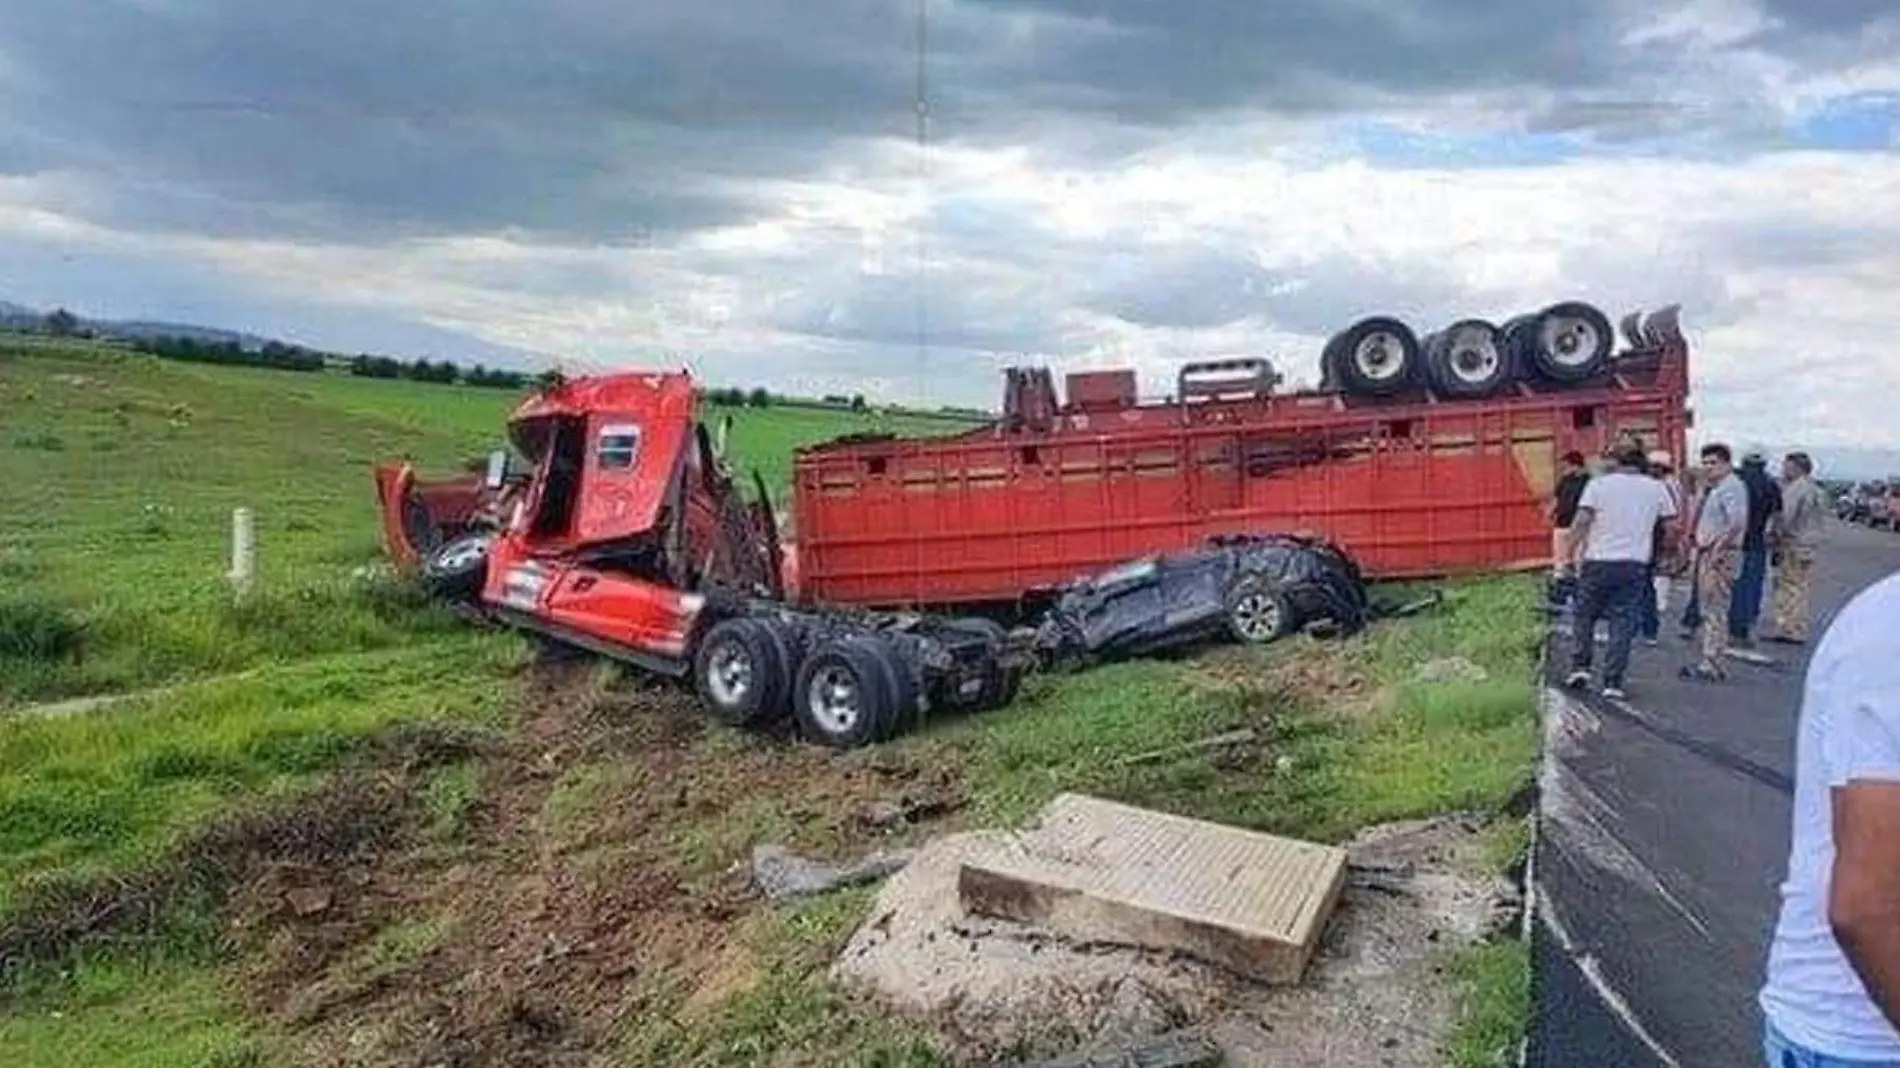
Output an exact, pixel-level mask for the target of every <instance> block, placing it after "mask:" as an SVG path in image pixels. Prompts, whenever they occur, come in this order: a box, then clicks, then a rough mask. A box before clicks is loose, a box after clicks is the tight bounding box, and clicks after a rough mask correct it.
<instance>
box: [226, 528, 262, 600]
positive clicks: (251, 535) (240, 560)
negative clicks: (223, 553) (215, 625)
mask: <svg viewBox="0 0 1900 1068" xmlns="http://www.w3.org/2000/svg"><path fill="white" fill-rule="evenodd" d="M256 573H257V539H256V537H255V531H254V529H253V527H252V523H251V510H250V509H249V508H233V509H231V575H230V578H231V589H232V591H233V592H234V593H236V594H237V595H238V596H239V597H243V596H244V595H245V594H247V593H249V592H251V579H252V577H253V576H254V575H256Z"/></svg>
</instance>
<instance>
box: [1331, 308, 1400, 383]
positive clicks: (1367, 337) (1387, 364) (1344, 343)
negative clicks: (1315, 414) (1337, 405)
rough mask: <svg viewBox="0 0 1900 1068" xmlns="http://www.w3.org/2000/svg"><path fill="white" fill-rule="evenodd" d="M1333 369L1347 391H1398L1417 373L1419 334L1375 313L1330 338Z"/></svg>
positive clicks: (1396, 321)
mask: <svg viewBox="0 0 1900 1068" xmlns="http://www.w3.org/2000/svg"><path fill="white" fill-rule="evenodd" d="M1326 347H1327V348H1329V349H1331V350H1332V359H1333V365H1334V366H1333V370H1334V371H1335V372H1337V377H1338V378H1339V381H1340V382H1341V383H1342V384H1343V385H1344V386H1345V389H1346V392H1348V393H1357V394H1361V395H1364V396H1381V395H1384V394H1388V393H1397V392H1398V391H1400V390H1402V389H1404V388H1405V387H1407V386H1409V385H1411V384H1412V383H1413V382H1414V381H1416V380H1417V377H1418V364H1419V353H1418V335H1416V334H1414V333H1412V328H1411V327H1409V326H1406V325H1405V324H1404V323H1402V322H1400V321H1399V320H1397V319H1393V318H1391V317H1389V316H1384V315H1375V316H1372V317H1370V318H1367V319H1361V320H1359V321H1358V322H1356V323H1354V324H1352V325H1351V326H1349V327H1347V328H1346V329H1345V331H1343V332H1342V333H1340V334H1337V335H1335V336H1334V338H1333V340H1331V341H1329V342H1327V346H1326Z"/></svg>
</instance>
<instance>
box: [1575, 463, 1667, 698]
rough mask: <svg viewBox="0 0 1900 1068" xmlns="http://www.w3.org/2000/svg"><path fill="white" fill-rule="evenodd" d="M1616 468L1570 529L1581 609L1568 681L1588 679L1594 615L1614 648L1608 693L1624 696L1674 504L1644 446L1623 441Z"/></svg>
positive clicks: (1587, 497) (1586, 496) (1597, 484)
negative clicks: (1660, 527)
mask: <svg viewBox="0 0 1900 1068" xmlns="http://www.w3.org/2000/svg"><path fill="white" fill-rule="evenodd" d="M1613 460H1614V464H1615V466H1614V467H1613V468H1612V469H1611V470H1609V471H1608V472H1606V473H1604V474H1602V475H1598V476H1597V477H1595V478H1592V479H1591V480H1590V482H1589V484H1588V485H1586V486H1585V487H1584V490H1583V496H1582V497H1581V498H1579V499H1578V501H1577V517H1576V523H1575V524H1574V525H1573V526H1572V528H1571V533H1572V543H1573V544H1572V552H1573V554H1574V556H1575V558H1576V559H1577V560H1578V561H1579V565H1578V568H1577V614H1576V618H1575V619H1574V620H1573V621H1572V624H1571V647H1572V648H1571V657H1570V676H1569V678H1568V679H1567V680H1566V681H1567V684H1568V685H1570V686H1573V687H1583V686H1588V685H1589V684H1590V667H1591V660H1592V654H1593V652H1594V650H1595V648H1596V626H1597V620H1599V619H1604V618H1607V619H1608V620H1609V623H1610V645H1609V649H1608V650H1607V651H1606V655H1605V658H1604V664H1603V695H1604V696H1605V697H1622V696H1623V681H1624V675H1625V673H1626V672H1627V671H1628V670H1629V660H1630V642H1631V641H1632V640H1634V638H1635V637H1636V628H1637V625H1638V622H1639V619H1640V617H1641V614H1642V611H1643V603H1644V601H1645V600H1647V601H1649V602H1650V603H1651V605H1652V607H1653V605H1654V600H1655V587H1654V586H1652V585H1651V584H1650V560H1651V555H1650V554H1651V552H1652V550H1653V549H1654V547H1655V541H1656V528H1657V524H1659V523H1662V524H1667V523H1668V522H1669V521H1670V520H1673V519H1674V518H1675V515H1676V506H1675V503H1674V502H1673V501H1671V500H1670V498H1669V494H1668V493H1667V492H1666V491H1665V490H1664V489H1663V487H1662V484H1661V483H1659V482H1657V481H1656V480H1655V479H1653V478H1650V477H1649V476H1648V475H1647V474H1645V473H1644V471H1643V465H1644V458H1643V450H1642V447H1641V446H1640V445H1625V446H1620V447H1619V448H1618V450H1617V452H1616V454H1615V456H1614V457H1613Z"/></svg>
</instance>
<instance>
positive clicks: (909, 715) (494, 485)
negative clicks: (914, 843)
mask: <svg viewBox="0 0 1900 1068" xmlns="http://www.w3.org/2000/svg"><path fill="white" fill-rule="evenodd" d="M694 407H695V401H694V393H693V388H692V382H691V380H690V378H688V377H687V376H686V375H685V374H656V375H620V376H611V377H606V378H599V379H588V380H582V381H578V382H574V383H565V384H562V385H559V386H556V387H554V388H552V389H549V390H546V391H543V392H542V393H540V394H538V395H536V396H533V397H531V398H530V399H529V400H527V401H526V402H524V403H523V405H522V406H521V407H520V408H519V409H518V410H517V411H516V413H515V414H514V416H513V418H512V419H511V420H510V423H509V436H510V439H511V441H512V444H513V446H514V449H515V451H516V452H517V453H518V454H519V455H520V456H521V457H522V458H523V466H524V467H525V468H526V472H525V474H516V475H513V476H511V474H510V470H511V467H512V465H511V463H510V462H509V460H508V457H507V455H506V454H505V453H504V454H497V456H496V457H494V458H491V460H490V463H489V466H488V471H487V473H486V475H485V477H484V478H482V479H481V480H480V485H479V486H478V487H476V489H475V490H471V488H470V487H469V486H468V485H467V482H468V481H469V480H466V479H464V480H458V482H456V483H452V484H449V487H450V488H445V487H444V486H443V485H441V484H437V485H434V486H429V485H423V484H420V483H417V482H416V480H415V478H414V475H413V472H411V471H410V470H409V469H408V468H407V467H406V466H404V467H399V468H394V469H391V468H388V467H386V468H383V469H379V471H378V473H377V484H378V490H379V494H381V499H382V502H383V509H384V516H385V523H384V529H385V534H386V536H387V537H389V538H390V539H391V541H392V546H391V555H392V556H393V557H395V558H397V559H398V560H401V559H404V558H405V557H407V558H412V559H417V560H419V561H420V568H421V570H422V572H423V575H424V577H425V579H426V580H427V581H428V582H429V583H430V585H431V586H432V587H433V588H434V589H435V590H436V591H437V592H439V593H442V594H445V595H448V596H451V597H457V598H460V599H462V600H463V601H465V602H467V603H470V604H472V605H473V606H476V607H478V608H479V610H480V611H482V612H483V613H484V614H486V615H487V616H489V617H491V618H493V619H496V620H498V621H500V622H503V623H505V624H507V625H509V626H513V627H516V628H519V629H521V630H524V631H529V632H533V633H536V634H539V635H541V636H543V637H545V638H547V639H551V640H554V641H558V642H561V643H564V644H567V645H572V646H575V647H578V648H582V649H586V650H589V651H592V652H595V653H598V654H601V655H605V656H608V657H612V658H614V659H617V660H621V661H624V662H627V663H630V664H634V665H636V666H638V667H640V668H642V669H645V670H647V671H651V672H654V673H656V674H659V675H663V676H668V677H673V678H682V679H685V678H690V679H691V681H692V683H693V684H694V686H695V688H696V689H697V690H698V692H699V696H700V698H701V700H702V702H703V703H704V704H705V706H706V707H707V708H708V710H709V711H710V712H712V714H713V715H715V716H716V717H717V718H719V719H721V720H723V721H725V722H728V723H732V724H734V725H748V724H756V723H761V722H763V721H766V720H770V719H776V718H782V717H783V716H784V715H786V714H789V715H790V716H791V717H792V718H793V719H794V720H795V721H796V722H797V723H798V725H799V726H800V727H801V729H802V730H803V731H804V733H805V734H806V735H807V736H808V737H811V738H813V739H814V740H817V741H820V742H822V743H824V744H828V745H833V746H840V747H845V746H855V745H862V744H865V743H868V742H873V741H880V740H883V739H886V738H889V737H891V736H893V735H894V734H895V733H896V732H897V731H899V730H901V729H904V728H905V727H906V726H908V725H910V724H912V723H914V722H915V721H916V720H917V719H918V718H919V717H920V716H922V715H924V714H926V713H928V712H930V711H932V710H934V709H941V708H945V707H950V708H957V709H977V708H985V707H992V706H995V705H998V704H1003V703H1007V702H1008V701H1009V700H1010V699H1011V698H1012V697H1013V695H1014V690H1015V686H1016V681H1017V679H1018V678H1019V677H1020V668H1015V667H1011V666H1010V665H1009V664H1008V663H1007V661H1008V657H1007V655H1006V649H1005V644H1006V643H1005V641H1004V636H1003V634H1002V633H1001V631H1000V628H996V627H995V626H994V625H993V624H989V623H987V622H986V621H981V620H964V621H951V620H937V619H933V618H928V617H919V616H874V615H870V614H865V613H841V612H826V611H823V610H818V609H795V608H793V607H791V606H790V605H787V604H786V603H784V601H783V600H782V599H781V598H782V596H783V595H784V594H785V592H786V590H787V585H788V584H787V583H786V581H785V578H786V574H787V572H788V571H789V570H790V569H789V568H788V567H787V566H786V560H785V558H786V556H787V555H788V554H787V553H785V552H784V550H783V549H782V547H781V546H780V545H779V542H778V537H777V527H776V522H775V519H774V517H773V515H772V512H771V510H770V506H769V504H768V503H767V501H766V497H765V494H764V492H763V486H760V487H758V488H759V491H760V492H759V494H758V500H757V501H756V502H754V503H751V504H748V503H747V502H746V501H745V500H744V499H743V496H742V495H741V494H740V493H739V492H738V491H737V489H736V487H735V486H734V483H733V480H732V478H731V476H730V473H729V472H728V470H727V468H726V466H725V464H724V463H723V462H722V461H721V459H720V457H719V456H718V454H717V450H716V448H715V447H714V444H713V442H712V439H711V436H710V435H709V434H708V433H707V431H706V429H705V427H704V426H703V424H701V423H699V422H698V421H697V419H696V418H695V415H694ZM477 491H479V492H477ZM483 493H485V494H487V495H488V496H489V497H490V498H491V499H492V500H493V501H496V502H499V501H504V500H505V501H506V502H507V503H506V505H505V507H497V506H491V507H489V508H488V509H487V510H486V512H485V513H484V514H486V515H487V516H488V517H489V520H488V522H486V523H475V522H473V521H472V516H473V514H474V513H475V512H477V511H480V509H471V508H468V507H466V506H465V505H466V502H467V500H468V499H469V498H470V497H471V495H473V496H477V497H479V496H480V495H481V494H483ZM430 500H439V501H444V502H447V503H448V505H450V506H451V507H448V508H445V509H444V513H443V515H442V517H441V519H442V525H448V526H454V525H456V524H460V527H459V536H456V537H452V538H449V539H448V540H446V541H443V540H442V538H441V533H442V531H441V530H440V529H437V530H434V531H432V532H431V533H430V534H429V535H428V536H427V537H424V538H422V539H414V538H411V537H410V535H409V533H408V532H409V531H410V530H412V529H415V528H416V527H417V525H418V524H417V521H416V518H415V517H416V515H417V514H418V512H422V513H427V511H428V501H430ZM423 525H425V526H426V525H428V524H426V523H425V524H423ZM418 540H421V541H423V542H427V543H439V547H437V548H435V549H434V550H432V551H427V550H424V549H421V548H419V547H418V545H417V544H416V541H418Z"/></svg>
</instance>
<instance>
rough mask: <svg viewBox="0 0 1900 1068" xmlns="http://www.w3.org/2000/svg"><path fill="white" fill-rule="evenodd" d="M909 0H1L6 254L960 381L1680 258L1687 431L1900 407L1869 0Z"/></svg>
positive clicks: (93, 269)
mask: <svg viewBox="0 0 1900 1068" xmlns="http://www.w3.org/2000/svg"><path fill="white" fill-rule="evenodd" d="M923 3H924V5H925V6H923V7H922V8H921V10H922V12H923V20H922V23H923V26H924V28H925V33H924V35H923V45H922V47H921V48H920V46H919V35H918V27H919V19H918V12H919V10H920V7H919V2H918V0H721V2H719V3H712V4H683V3H679V2H677V0H537V2H536V3H533V4H529V3H523V2H518V0H517V2H510V3H503V2H500V0H404V2H402V3H389V2H388V0H375V2H371V0H273V2H271V3H255V2H251V0H88V2H87V3H86V4H83V5H76V4H73V3H72V2H71V0H5V2H4V3H0V299H8V300H14V301H19V302H21V303H26V304H32V305H36V306H51V305H56V304H58V305H65V306H68V307H71V308H73V309H75V310H77V311H80V312H81V313H82V314H86V315H92V316H102V317H115V318H125V317H145V318H165V319H186V320H190V321H195V322H200V323H204V324H206V325H214V326H223V327H230V328H235V329H246V330H251V331H254V332H257V333H263V334H270V335H275V336H282V337H287V338H288V339H290V340H295V341H301V342H304V343H306V344H313V345H319V346H324V347H332V348H339V349H345V350H349V351H355V350H359V349H372V350H387V351H394V352H397V353H399V354H402V355H409V356H415V355H428V356H431V357H434V358H442V357H452V358H458V359H462V360H464V361H465V362H472V361H473V360H475V359H488V360H490V361H491V362H493V361H494V360H496V359H503V360H506V359H511V358H512V359H519V360H520V361H523V362H526V363H530V364H535V365H539V364H543V363H549V362H554V363H557V364H558V365H560V366H563V367H566V368H569V369H574V370H583V371H584V370H597V369H605V368H610V367H653V366H663V367H674V366H680V365H685V366H688V367H691V368H692V369H693V370H694V371H695V372H696V373H697V374H698V375H700V376H701V377H702V378H703V379H705V380H707V381H709V382H712V383H714V384H730V385H745V386H752V385H765V386H768V387H772V388H776V389H781V390H788V391H795V392H801V393H812V394H816V393H836V392H864V393H866V394H867V395H868V396H871V397H873V398H877V399H883V400H892V401H905V402H927V403H937V404H977V405H982V406H993V405H994V404H996V403H997V402H998V400H999V398H1000V394H1001V387H1002V375H1001V370H1002V368H1004V367H1005V366H1008V365H1010V364H1013V363H1046V364H1049V365H1051V366H1053V367H1055V368H1056V369H1057V370H1058V372H1062V371H1069V370H1077V369H1084V368H1097V367H1110V366H1132V367H1134V368H1136V369H1137V370H1138V371H1139V372H1140V374H1141V380H1142V383H1143V386H1144V388H1145V389H1146V390H1148V391H1152V392H1156V393H1159V392H1165V391H1166V389H1167V388H1168V384H1169V383H1170V382H1171V380H1172V378H1173V375H1174V372H1175V370H1176V369H1177V368H1178V366H1179V364H1180V363H1182V362H1183V361H1186V360H1190V359H1207V358H1221V357H1230V356H1266V357H1268V358H1270V359H1272V360H1273V361H1274V362H1275V363H1276V365H1277V366H1279V367H1280V368H1281V369H1282V370H1283V371H1284V372H1285V373H1286V374H1287V376H1288V378H1289V380H1293V381H1298V380H1305V381H1308V382H1311V381H1314V380H1316V379H1317V373H1316V365H1317V360H1318V353H1319V350H1320V347H1321V345H1322V344H1323V342H1324V339H1325V338H1326V336H1327V335H1329V334H1330V333H1332V332H1334V331H1336V330H1339V329H1343V328H1344V327H1346V326H1347V325H1349V324H1350V323H1351V322H1352V321H1353V320H1354V319H1355V318H1357V317H1359V316H1362V315H1368V314H1396V315H1399V316H1400V317H1402V318H1404V319H1406V320H1407V321H1408V322H1411V323H1412V324H1414V325H1415V326H1416V327H1417V328H1418V329H1419V330H1420V331H1421V332H1423V331H1425V330H1429V329H1434V328H1437V327H1439V326H1443V325H1445V324H1447V323H1449V322H1451V321H1453V320H1456V319H1461V318H1466V317H1471V316H1478V317H1487V318H1492V319H1497V320H1501V319H1504V318H1508V317H1509V316H1511V315H1514V314H1518V313H1521V312H1524V311H1531V310H1535V309H1536V308H1539V307H1542V306H1544V305H1547V304H1550V303H1554V302H1556V301H1558V300H1569V299H1580V300H1587V301H1590V302H1592V303H1595V304H1598V305H1599V306H1601V307H1602V308H1603V309H1604V310H1605V311H1606V312H1608V313H1609V314H1610V316H1611V318H1612V319H1616V318H1620V317H1621V316H1622V315H1623V314H1624V313H1625V312H1628V311H1633V310H1638V309H1649V308H1655V307H1658V306H1661V305H1664V304H1670V303H1680V304H1681V305H1683V322H1684V326H1685V329H1686V331H1687V333H1688V335H1689V337H1690V339H1691V342H1692V344H1693V345H1694V394H1693V397H1692V403H1693V405H1694V407H1695V409H1696V412H1697V420H1698V432H1699V433H1700V434H1703V435H1708V436H1716V437H1723V438H1727V439H1730V440H1733V441H1735V442H1737V443H1746V442H1756V441H1759V442H1774V443H1789V444H1803V445H1809V446H1815V447H1825V446H1830V445H1832V446H1847V445H1855V446H1860V447H1864V448H1873V449H1896V448H1900V420H1897V419H1895V418H1894V417H1893V414H1892V413H1893V411H1894V410H1895V409H1894V407H1893V403H1892V398H1893V397H1895V396H1896V395H1900V350H1896V347H1895V346H1894V344H1893V339H1894V338H1896V337H1900V7H1896V6H1895V5H1893V4H1892V3H1891V2H1890V0H1800V2H1796V0H1758V2H1750V0H1689V2H1686V3H1685V2H1671V0H1662V2H1648V3H1636V2H1634V0H1598V2H1593V3H1590V4H1578V3H1574V2H1571V0H1512V2H1511V3H1505V2H1503V0H1493V2H1489V3H1476V2H1470V0H1335V2H1331V3H1325V4H1311V3H1302V2H1295V0H1287V2H1282V3H1262V2H1260V0H1166V2H1161V0H923ZM920 57H921V59H922V63H921V73H922V78H921V90H922V91H921V93H920V77H919V75H920V62H919V60H920ZM920 100H921V103H922V105H923V106H922V107H921V108H920V106H919V104H920ZM920 112H921V113H922V114H923V115H924V116H925V117H926V118H927V133H926V136H925V138H924V139H923V141H922V142H921V144H920V142H919V140H918V137H917V126H918V117H919V114H920Z"/></svg>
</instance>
